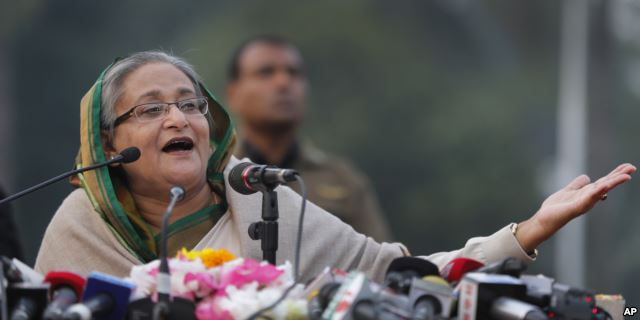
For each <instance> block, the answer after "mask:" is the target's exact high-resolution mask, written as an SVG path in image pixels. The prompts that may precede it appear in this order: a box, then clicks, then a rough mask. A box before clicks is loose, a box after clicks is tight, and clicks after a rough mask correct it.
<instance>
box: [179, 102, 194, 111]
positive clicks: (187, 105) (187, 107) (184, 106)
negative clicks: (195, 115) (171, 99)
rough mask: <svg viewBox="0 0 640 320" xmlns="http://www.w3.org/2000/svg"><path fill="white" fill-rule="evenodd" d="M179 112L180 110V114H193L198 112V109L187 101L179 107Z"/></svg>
mask: <svg viewBox="0 0 640 320" xmlns="http://www.w3.org/2000/svg"><path fill="white" fill-rule="evenodd" d="M180 110H182V112H195V111H197V110H198V107H197V106H196V104H195V102H192V101H188V102H184V103H182V104H181V105H180Z"/></svg>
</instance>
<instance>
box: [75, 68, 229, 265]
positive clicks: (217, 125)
mask: <svg viewBox="0 0 640 320" xmlns="http://www.w3.org/2000/svg"><path fill="white" fill-rule="evenodd" d="M116 61H117V60H116ZM111 66H113V64H112V65H110V66H109V67H107V69H105V70H104V71H103V72H102V74H100V77H99V78H98V80H97V81H96V83H95V84H94V85H93V86H92V87H91V89H90V90H89V92H87V93H86V94H85V96H84V97H83V98H82V101H81V102H80V151H79V153H78V156H77V157H76V167H86V166H89V165H92V164H95V163H100V162H104V161H106V160H107V159H106V157H105V153H104V150H103V145H102V138H101V136H102V135H101V130H102V129H101V128H102V127H101V125H100V111H101V109H102V99H101V95H102V83H103V79H104V76H105V74H106V72H107V71H108V70H109V68H110V67H111ZM198 85H199V86H200V88H201V90H202V93H203V94H204V95H205V96H206V97H207V98H208V99H209V113H208V115H207V116H208V117H210V118H209V124H210V125H209V127H210V133H209V141H210V143H211V145H212V147H213V150H214V152H213V154H212V155H211V157H210V158H209V162H208V165H207V173H206V174H207V180H208V182H209V184H210V185H211V187H212V189H213V191H214V192H215V193H216V194H217V196H218V197H217V198H218V199H222V200H221V201H219V202H218V203H216V204H212V205H211V206H209V207H206V208H204V209H202V210H200V211H198V212H194V213H192V214H190V215H188V216H186V217H184V218H181V219H180V220H178V221H176V222H174V223H172V224H171V225H170V226H169V245H168V248H169V250H171V251H175V249H178V248H180V247H182V246H187V247H189V246H192V245H195V244H196V243H197V242H198V241H199V240H200V239H201V238H202V237H203V236H204V235H205V234H206V233H207V232H208V231H209V230H210V229H211V227H213V225H214V224H215V222H216V221H217V220H218V218H219V217H220V216H221V215H222V214H224V212H226V210H227V202H226V199H225V193H224V188H225V186H224V177H223V174H222V171H223V170H224V168H225V166H226V164H227V162H228V161H229V158H230V157H231V153H232V151H233V146H234V144H235V130H234V126H233V123H232V121H231V118H230V117H229V114H228V113H227V111H226V110H225V109H224V108H223V107H222V105H221V104H220V103H219V102H218V100H217V99H216V97H215V96H214V95H213V94H211V92H210V91H209V90H208V89H207V88H206V87H205V86H204V85H203V84H202V83H201V82H198ZM212 124H213V125H212ZM117 170H120V169H118V168H110V167H103V168H101V169H98V170H93V171H88V172H85V173H83V174H81V175H78V176H76V177H74V178H72V180H71V182H72V184H74V185H76V186H80V187H82V188H83V189H84V190H85V191H86V192H87V195H88V196H89V199H90V200H91V202H92V203H93V206H94V208H95V209H96V211H97V212H98V213H99V214H100V215H101V217H102V218H103V220H104V221H105V223H106V224H107V226H108V227H109V228H110V229H111V231H112V232H113V233H114V235H115V236H116V237H117V238H118V240H119V241H120V243H121V244H122V245H123V246H124V247H125V248H126V249H127V250H128V251H129V252H131V253H132V254H133V255H134V256H136V257H137V258H138V259H140V261H142V262H148V261H151V260H153V259H156V257H157V250H156V247H157V245H156V243H157V239H156V236H155V235H154V234H153V232H152V231H151V229H150V227H149V225H148V224H147V223H146V221H145V220H144V219H143V218H142V216H141V215H140V213H139V212H138V210H137V209H136V205H135V203H134V201H133V197H132V195H131V193H130V191H129V189H128V188H127V186H126V183H125V182H124V181H123V179H122V178H121V177H120V176H121V175H119V174H116V171H117ZM171 251H170V252H171Z"/></svg>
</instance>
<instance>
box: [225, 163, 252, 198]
mask: <svg viewBox="0 0 640 320" xmlns="http://www.w3.org/2000/svg"><path fill="white" fill-rule="evenodd" d="M253 165H254V164H253V163H251V162H242V163H240V164H238V165H236V166H235V167H233V169H231V172H229V185H230V186H231V188H233V190H235V191H236V192H238V193H241V194H247V195H248V194H253V193H256V190H253V189H251V188H249V186H247V185H246V184H245V183H244V179H243V177H242V175H243V173H244V171H245V169H247V168H248V167H251V166H253Z"/></svg>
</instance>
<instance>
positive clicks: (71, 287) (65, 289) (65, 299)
mask: <svg viewBox="0 0 640 320" xmlns="http://www.w3.org/2000/svg"><path fill="white" fill-rule="evenodd" d="M44 281H45V283H49V284H50V285H51V288H50V291H49V292H50V294H49V296H50V301H51V302H50V303H49V305H48V306H47V308H46V309H45V310H44V314H43V315H42V319H45V320H60V319H62V317H63V315H64V311H65V310H67V308H69V306H71V305H72V304H74V303H76V302H78V301H79V300H80V297H82V292H83V291H84V285H85V282H86V281H85V280H84V278H82V277H81V276H79V275H77V274H75V273H72V272H64V271H58V272H49V273H47V275H46V276H45V278H44Z"/></svg>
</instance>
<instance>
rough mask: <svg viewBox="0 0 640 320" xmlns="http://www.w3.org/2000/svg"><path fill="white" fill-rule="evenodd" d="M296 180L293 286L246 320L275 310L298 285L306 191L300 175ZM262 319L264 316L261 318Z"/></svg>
mask: <svg viewBox="0 0 640 320" xmlns="http://www.w3.org/2000/svg"><path fill="white" fill-rule="evenodd" d="M296 180H297V181H298V184H299V185H300V193H302V205H300V219H298V234H297V236H296V251H295V256H294V260H293V261H294V265H293V279H294V281H293V284H292V285H290V286H289V287H288V288H287V289H286V290H285V291H284V292H283V293H282V295H281V296H280V297H279V298H278V299H277V300H276V301H274V302H273V303H272V304H270V305H268V306H266V307H264V308H262V309H260V310H258V311H256V312H254V313H253V314H252V315H250V316H249V317H248V318H247V319H249V320H255V319H258V317H260V316H261V315H262V314H263V313H265V312H267V311H269V310H271V309H273V308H275V307H276V306H277V305H278V304H280V303H281V302H282V301H284V299H285V298H286V297H287V295H289V292H291V290H293V288H294V287H295V286H296V285H298V283H300V249H301V247H302V229H303V226H304V212H305V209H306V207H307V189H306V187H305V185H304V180H302V177H301V176H300V175H296ZM263 317H264V316H263Z"/></svg>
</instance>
